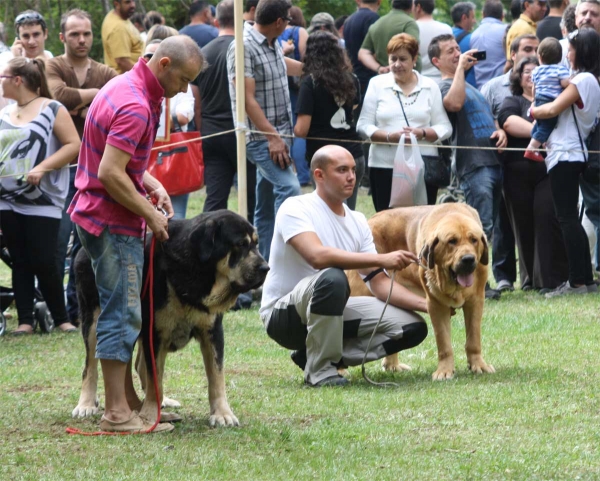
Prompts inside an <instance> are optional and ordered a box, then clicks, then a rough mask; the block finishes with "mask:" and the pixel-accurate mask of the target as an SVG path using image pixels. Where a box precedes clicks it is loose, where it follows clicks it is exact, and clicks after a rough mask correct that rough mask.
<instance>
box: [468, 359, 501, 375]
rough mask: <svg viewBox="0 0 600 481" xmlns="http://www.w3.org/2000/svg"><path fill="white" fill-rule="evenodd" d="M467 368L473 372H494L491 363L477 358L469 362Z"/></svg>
mask: <svg viewBox="0 0 600 481" xmlns="http://www.w3.org/2000/svg"><path fill="white" fill-rule="evenodd" d="M469 369H470V370H471V372H472V373H473V374H483V373H487V374H493V373H495V372H496V369H494V366H492V365H491V364H487V363H486V362H485V361H484V360H483V359H479V360H478V361H475V362H472V363H469Z"/></svg>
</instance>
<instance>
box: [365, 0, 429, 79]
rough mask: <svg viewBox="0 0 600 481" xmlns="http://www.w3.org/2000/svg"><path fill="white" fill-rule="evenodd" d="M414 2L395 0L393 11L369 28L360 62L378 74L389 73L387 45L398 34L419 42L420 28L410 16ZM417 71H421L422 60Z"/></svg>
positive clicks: (418, 63) (419, 60)
mask: <svg viewBox="0 0 600 481" xmlns="http://www.w3.org/2000/svg"><path fill="white" fill-rule="evenodd" d="M412 8H413V0H393V1H392V10H390V12H389V13H388V14H387V15H385V16H383V17H381V18H380V19H379V20H377V21H376V22H375V23H374V24H373V25H371V26H370V27H369V31H368V32H367V36H366V37H365V40H364V42H363V44H362V46H361V47H360V50H359V51H358V60H360V61H361V62H362V63H363V64H364V65H365V67H367V68H369V69H371V70H372V71H373V72H376V73H377V74H382V73H387V72H389V71H390V68H389V67H388V53H387V44H388V42H389V41H390V39H391V38H392V37H393V36H394V35H396V34H398V33H407V34H409V35H411V36H413V37H414V38H416V39H417V41H418V40H419V26H418V25H417V22H415V21H414V19H413V18H412V17H411V16H410V13H411V12H412ZM416 70H418V71H419V72H420V71H421V58H420V57H419V59H418V60H417V66H416Z"/></svg>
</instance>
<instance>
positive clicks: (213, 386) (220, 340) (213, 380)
mask: <svg viewBox="0 0 600 481" xmlns="http://www.w3.org/2000/svg"><path fill="white" fill-rule="evenodd" d="M199 341H200V349H201V350H202V358H203V359H204V369H205V371H206V377H207V379H208V401H209V403H210V417H209V418H208V424H209V425H210V426H211V427H216V426H239V425H240V422H239V421H238V419H237V418H236V417H235V415H234V414H233V411H232V410H231V408H230V407H229V403H228V402H227V395H226V393H225V375H224V373H223V354H224V348H225V339H224V337H223V315H222V314H218V315H217V317H216V319H215V323H214V324H213V327H212V328H211V329H210V330H201V332H200V339H199Z"/></svg>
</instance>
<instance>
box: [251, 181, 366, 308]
mask: <svg viewBox="0 0 600 481" xmlns="http://www.w3.org/2000/svg"><path fill="white" fill-rule="evenodd" d="M344 212H345V215H344V216H343V217H341V216H339V215H336V214H335V213H334V212H333V211H332V210H331V209H330V208H329V206H328V205H327V204H326V203H325V201H324V200H323V199H321V198H320V197H319V196H318V195H317V193H316V192H312V193H311V194H305V195H301V196H297V197H290V198H288V199H286V200H285V201H284V203H283V204H282V205H281V207H280V208H279V211H278V212H277V217H276V218H275V230H274V232H273V240H272V242H271V254H270V258H269V267H270V268H271V270H270V271H269V273H268V274H267V279H266V280H265V283H264V286H263V294H262V303H261V306H260V316H261V318H262V319H265V318H266V317H268V316H269V315H270V313H271V309H272V308H273V306H274V305H275V303H276V302H277V300H279V299H280V298H281V297H283V296H285V295H286V294H288V293H290V292H291V291H292V290H293V289H294V287H296V284H298V282H300V281H301V280H302V279H304V278H305V277H308V276H312V275H314V274H316V273H317V272H319V271H318V270H317V269H314V268H313V267H311V265H310V264H309V263H308V262H306V261H305V260H304V258H303V257H302V256H301V255H300V254H298V251H296V249H294V248H293V247H292V246H291V245H289V244H288V243H287V242H288V241H289V240H290V239H291V238H292V237H294V236H296V235H298V234H302V233H303V232H314V233H316V234H317V236H318V237H319V239H320V240H321V243H322V244H323V245H324V246H328V247H335V248H338V249H343V250H345V251H348V252H362V253H372V254H376V253H377V250H376V249H375V244H374V243H373V235H372V234H371V229H370V228H369V225H368V224H367V219H366V218H365V216H364V215H363V214H361V213H360V212H356V211H352V210H350V209H349V208H348V207H347V206H346V205H345V204H344Z"/></svg>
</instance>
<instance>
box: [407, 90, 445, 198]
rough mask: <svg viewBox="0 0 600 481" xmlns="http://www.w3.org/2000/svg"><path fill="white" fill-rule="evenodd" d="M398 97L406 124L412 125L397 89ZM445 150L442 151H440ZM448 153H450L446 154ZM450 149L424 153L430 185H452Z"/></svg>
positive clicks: (426, 179)
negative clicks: (434, 153)
mask: <svg viewBox="0 0 600 481" xmlns="http://www.w3.org/2000/svg"><path fill="white" fill-rule="evenodd" d="M396 97H398V102H399V103H400V107H401V108H402V115H404V121H405V122H406V126H407V127H410V124H409V123H408V118H407V117H406V112H405V111H404V105H403V104H402V99H401V98H400V93H399V92H398V91H397V90H396ZM440 150H441V151H443V153H442V152H440ZM445 154H448V155H445ZM450 154H451V152H450V149H439V150H438V155H437V156H436V155H422V154H421V157H422V158H423V163H424V164H425V183H426V184H429V185H435V186H436V187H447V186H449V185H450V164H451V159H450Z"/></svg>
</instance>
